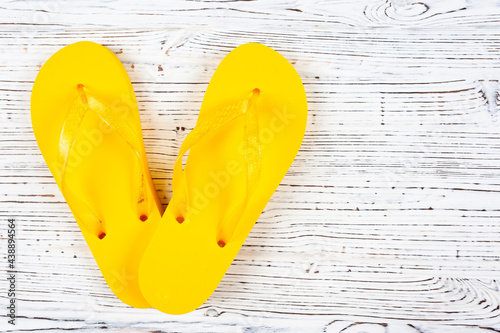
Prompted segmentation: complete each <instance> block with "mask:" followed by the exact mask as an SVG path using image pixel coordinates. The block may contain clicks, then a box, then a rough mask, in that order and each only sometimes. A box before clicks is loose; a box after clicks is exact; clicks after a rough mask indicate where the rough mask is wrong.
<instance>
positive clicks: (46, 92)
mask: <svg viewBox="0 0 500 333" xmlns="http://www.w3.org/2000/svg"><path fill="white" fill-rule="evenodd" d="M78 87H85V89H89V91H91V92H92V94H93V95H94V96H95V98H96V100H97V99H98V100H99V101H102V103H103V105H107V106H108V107H109V110H110V112H111V113H110V114H111V118H112V119H115V120H117V121H118V122H119V123H120V124H127V126H129V128H130V130H129V132H130V133H132V132H133V133H135V134H134V135H136V136H135V138H136V140H137V142H136V145H135V146H137V147H140V148H138V149H139V152H138V153H136V152H134V151H133V149H131V147H130V143H129V144H128V143H127V141H125V140H124V139H123V137H121V136H120V135H119V133H117V132H116V131H115V130H113V128H112V127H110V125H109V124H107V123H106V122H105V121H103V119H102V118H100V117H99V116H98V115H97V114H96V113H94V112H91V111H87V112H86V113H85V117H84V118H83V119H82V121H81V123H79V124H78V126H79V128H78V129H77V130H76V131H75V133H77V134H76V136H75V140H74V142H73V143H74V145H73V146H72V150H71V153H70V154H69V156H68V162H67V168H65V173H64V182H65V185H64V187H63V186H62V179H63V177H62V176H61V167H60V157H59V155H60V149H61V148H60V141H61V132H62V131H63V126H64V125H65V123H66V122H67V121H68V116H67V115H68V112H69V111H68V110H69V109H70V107H72V105H73V104H74V103H75V102H74V101H75V100H76V99H78V98H80V97H81V96H80V97H79V95H78ZM31 118H32V126H33V131H34V133H35V137H36V140H37V143H38V146H39V148H40V151H41V152H42V155H43V157H44V159H45V161H46V163H47V165H48V167H49V169H50V171H51V173H52V175H53V176H54V178H55V180H56V182H57V184H58V185H59V188H60V189H61V192H62V193H63V195H64V197H65V199H66V201H67V202H68V205H69V207H70V208H71V210H72V212H73V214H74V215H75V219H76V220H77V222H78V225H79V226H80V229H81V231H82V234H83V236H84V237H85V240H86V242H87V244H88V246H89V248H90V250H91V251H92V254H93V256H94V258H95V260H96V262H97V264H98V266H99V268H100V270H101V272H102V275H103V277H104V278H105V280H106V282H107V284H108V285H109V287H110V288H111V290H112V291H113V292H114V293H115V294H116V296H117V297H118V298H120V299H121V300H122V301H123V302H124V303H126V304H129V305H131V306H134V307H139V308H147V307H150V305H149V303H148V302H147V301H146V300H145V299H144V297H143V296H142V294H141V292H140V289H139V284H138V279H137V275H138V268H139V263H140V260H141V258H142V254H143V253H144V251H145V249H146V246H147V244H148V242H149V240H150V238H151V236H152V233H153V231H154V230H155V228H156V225H157V224H158V222H159V220H160V216H161V204H160V202H159V199H158V197H157V194H156V192H155V191H154V186H153V183H152V181H151V176H150V174H149V170H148V164H147V160H146V158H145V156H146V154H145V151H144V144H143V142H142V134H141V124H140V119H139V110H138V108H137V102H136V99H135V95H134V91H133V88H132V84H131V83H130V79H129V77H128V75H127V72H126V71H125V68H124V67H123V65H122V64H121V62H120V60H119V59H118V58H117V57H116V56H115V55H114V54H113V52H111V51H110V50H109V49H107V48H105V47H104V46H101V45H99V44H96V43H92V42H78V43H75V44H71V45H69V46H66V47H64V48H63V49H61V50H59V51H58V52H56V53H55V54H54V55H53V56H52V57H51V58H50V59H49V60H47V62H46V63H45V64H44V65H43V67H42V68H41V70H40V72H39V74H38V76H37V78H36V80H35V83H34V85H33V90H32V94H31ZM72 125H75V124H72ZM68 126H69V125H68ZM138 155H140V156H143V158H141V159H138V158H137V156H138ZM141 170H144V171H143V172H141ZM141 175H143V177H141ZM141 182H142V185H143V184H144V182H147V186H146V188H147V196H148V198H149V205H150V210H151V212H150V215H149V216H142V217H138V216H137V212H136V210H135V204H134V200H136V199H137V198H136V194H137V188H139V187H140V186H141ZM69 189H71V195H70V192H69ZM75 198H78V200H76V199H75ZM80 199H81V201H82V202H87V203H88V205H89V206H91V207H92V209H93V210H94V211H95V212H96V213H97V214H99V215H100V216H101V217H102V223H101V224H102V225H95V223H94V224H92V222H89V221H87V220H86V219H84V218H79V217H78V216H79V213H80V214H81V208H82V203H81V202H80ZM141 219H144V220H146V221H141Z"/></svg>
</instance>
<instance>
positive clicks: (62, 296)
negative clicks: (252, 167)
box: [0, 0, 500, 333]
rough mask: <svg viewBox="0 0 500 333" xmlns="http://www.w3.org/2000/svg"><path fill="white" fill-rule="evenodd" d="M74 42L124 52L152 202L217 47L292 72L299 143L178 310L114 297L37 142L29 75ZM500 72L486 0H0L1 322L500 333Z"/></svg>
mask: <svg viewBox="0 0 500 333" xmlns="http://www.w3.org/2000/svg"><path fill="white" fill-rule="evenodd" d="M79 40H93V41H95V42H98V43H101V44H103V45H106V46H107V47H109V48H110V49H111V50H112V51H114V52H115V53H116V54H117V56H118V57H119V58H120V60H122V62H123V63H124V65H125V67H126V69H127V71H128V73H129V75H130V78H131V80H132V83H133V86H134V89H135V91H136V95H137V100H138V103H139V108H140V111H141V122H142V126H143V135H144V141H145V145H146V151H147V154H148V160H149V165H150V169H151V172H152V175H153V178H154V183H155V186H156V188H157V190H158V193H159V195H160V197H161V200H162V203H163V204H164V205H166V204H167V203H168V200H169V198H170V193H171V173H172V167H173V162H174V159H175V157H176V155H177V152H178V149H179V147H180V144H181V143H182V140H183V139H184V137H185V136H186V134H187V133H188V132H189V130H191V129H192V128H193V126H194V124H195V122H196V118H197V114H198V110H199V106H200V104H201V101H202V98H203V94H204V91H205V89H206V87H207V84H208V82H209V80H210V77H211V75H212V73H213V72H214V70H215V69H216V67H217V65H218V64H219V62H220V61H221V60H222V58H223V57H224V55H225V54H227V53H228V52H229V51H230V50H231V49H232V48H234V47H236V46H238V45H240V44H242V43H246V42H250V41H253V42H261V43H264V44H266V45H269V46H271V47H273V48H274V49H276V50H277V51H279V52H280V53H281V54H283V55H284V56H285V57H286V58H287V59H288V60H289V61H290V62H291V63H292V64H293V65H294V67H295V68H296V69H297V71H298V73H299V74H300V76H301V78H302V79H303V82H304V86H305V88H306V93H307V96H308V103H309V119H308V125H307V131H306V135H305V138H304V142H303V145H302V147H301V150H300V152H299V154H298V156H297V158H296V160H295V162H294V164H293V165H292V167H291V168H290V170H289V172H288V174H287V176H286V177H285V179H284V180H283V182H282V184H281V185H280V187H279V188H278V190H277V191H276V193H275V195H274V196H273V198H272V199H271V201H270V202H269V204H268V205H267V207H266V210H265V211H264V213H263V214H262V216H261V217H260V219H259V221H258V222H257V224H256V225H255V227H254V229H253V230H252V232H251V234H250V236H249V238H248V239H247V241H246V243H245V245H244V246H243V248H242V250H241V251H240V253H239V254H238V256H237V258H236V260H235V261H234V263H233V265H232V266H231V267H230V269H229V271H228V273H227V274H226V276H225V277H224V280H223V281H222V283H221V284H220V286H219V287H218V289H217V290H216V291H215V293H214V294H213V295H212V297H211V298H210V299H209V300H208V301H207V302H206V303H205V304H204V305H203V306H202V307H201V308H199V309H198V310H196V311H194V312H192V313H190V314H188V315H183V316H169V315H166V314H162V313H160V312H158V311H156V310H154V309H147V310H138V309H133V308H130V307H128V306H126V305H124V304H122V303H121V302H120V301H119V300H118V299H117V298H116V297H114V295H113V294H112V293H111V291H110V290H109V289H108V287H107V286H106V284H105V282H104V280H103V278H102V277H101V275H100V272H99V270H98V268H97V266H96V264H95V262H94V259H93V257H92V255H91V254H90V251H89V250H88V248H87V247H86V244H85V242H84V240H83V237H82V236H81V234H80V232H79V230H78V227H77V225H76V223H75V222H74V219H73V217H72V215H71V213H70V211H69V209H68V207H67V205H66V203H65V202H64V199H63V197H62V195H61V194H60V192H59V190H58V188H57V186H56V184H55V182H54V180H53V179H52V176H51V174H50V172H49V170H48V168H47V167H46V165H45V163H44V161H43V158H42V156H41V154H40V152H39V150H38V147H37V144H36V141H35V139H34V136H33V133H32V130H31V124H30V109H29V99H30V92H31V87H32V84H33V81H34V78H35V77H36V74H37V72H38V70H39V69H40V67H41V65H42V64H43V63H44V61H45V60H46V59H47V58H48V57H49V56H50V55H52V54H53V53H54V52H56V51H57V50H58V49H59V48H61V47H63V46H65V45H67V44H70V43H72V42H76V41H79ZM499 80H500V3H499V2H498V1H479V0H470V1H465V0H458V1H451V0H449V1H447V0H436V1H431V0H424V1H419V2H417V1H410V0H393V1H381V0H362V1H347V0H345V1H338V0H335V1H319V0H315V1H306V0H298V1H278V2H276V1H267V0H257V1H238V0H233V1H231V0H229V1H213V0H212V1H177V0H175V1H169V2H165V3H161V4H160V3H157V2H150V1H140V2H133V1H104V2H100V1H95V0H94V1H85V2H73V1H71V2H70V1H8V0H7V1H4V2H2V3H1V4H0V216H1V221H2V222H1V223H2V228H1V231H0V235H1V237H2V240H1V242H0V252H1V253H2V256H5V254H6V253H7V248H6V247H7V243H6V241H5V238H6V222H7V219H8V218H14V219H16V221H17V224H18V229H17V231H18V243H19V245H18V262H17V266H18V284H17V288H18V291H19V297H18V315H19V318H18V324H17V325H16V327H14V328H13V327H11V326H10V325H7V323H6V321H7V319H6V311H3V310H2V311H0V330H1V331H9V332H43V331H49V332H66V331H85V332H97V331H101V330H104V329H109V330H110V331H113V332H158V331H162V332H329V333H331V332H344V333H354V332H358V333H359V332H387V333H406V332H410V333H413V332H415V333H417V332H423V333H428V332H432V333H434V332H438V333H440V332H471V333H476V332H478V333H479V332H481V333H483V332H484V333H486V332H500V166H499V162H500V127H499V113H500V81H499ZM5 260H6V259H5ZM0 272H1V275H0V277H1V280H2V281H4V280H5V276H6V272H7V269H6V266H5V265H4V264H2V265H1V266H0ZM5 287H7V282H5V283H4V282H1V283H0V291H1V292H0V299H1V304H2V308H4V305H6V304H7V301H8V299H7V297H6V292H5V290H4V288H5Z"/></svg>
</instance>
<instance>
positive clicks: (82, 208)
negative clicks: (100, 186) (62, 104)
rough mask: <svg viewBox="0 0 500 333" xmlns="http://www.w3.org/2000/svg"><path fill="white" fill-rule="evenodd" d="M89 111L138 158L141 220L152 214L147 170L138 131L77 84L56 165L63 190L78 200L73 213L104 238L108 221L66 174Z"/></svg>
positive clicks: (138, 208)
mask: <svg viewBox="0 0 500 333" xmlns="http://www.w3.org/2000/svg"><path fill="white" fill-rule="evenodd" d="M88 111H92V112H94V113H95V114H96V115H97V116H98V117H99V118H100V119H101V120H102V121H103V122H104V123H106V124H107V125H108V126H109V127H110V128H111V129H112V130H113V131H114V132H115V133H117V134H119V135H120V137H121V138H122V139H123V140H124V141H125V142H126V143H127V145H128V146H129V147H130V148H131V149H132V150H133V151H134V153H135V155H136V156H137V158H138V159H139V165H140V168H141V183H140V187H139V191H138V197H137V214H138V216H139V217H140V218H141V219H144V217H143V216H146V217H147V216H148V215H149V213H150V212H149V209H148V207H149V205H148V198H147V195H146V186H147V182H146V181H145V170H144V165H143V158H142V157H143V156H142V155H143V154H142V149H141V141H140V138H139V137H138V135H137V133H136V131H135V130H134V129H133V128H132V127H131V126H130V125H129V124H128V123H127V122H126V121H125V120H124V118H123V117H121V116H120V115H118V114H117V113H116V112H114V111H113V109H112V108H111V107H109V106H108V105H106V104H105V103H103V102H101V101H100V100H99V99H97V98H95V97H94V96H93V95H92V94H90V93H89V89H88V88H86V87H84V86H83V85H81V84H79V85H78V86H77V97H76V98H75V100H74V101H73V103H72V104H71V105H70V107H69V109H68V112H67V114H66V118H65V120H64V123H63V127H62V130H61V135H60V138H59V153H58V161H57V167H58V171H59V177H60V184H61V189H62V190H64V191H65V193H66V194H67V195H68V194H69V196H70V197H72V201H73V202H75V203H76V207H75V209H73V213H74V214H75V215H77V217H78V219H79V220H80V221H81V222H82V223H83V224H84V225H85V227H86V228H87V229H88V230H89V231H91V232H93V233H95V234H96V235H97V236H98V237H99V238H103V237H104V236H105V235H106V233H105V223H104V221H103V219H102V218H101V217H100V215H99V214H98V213H97V212H96V211H95V210H94V209H92V207H91V205H89V204H88V203H87V201H86V200H85V199H84V198H82V197H81V196H78V195H76V194H75V192H74V191H73V190H72V189H71V187H69V186H67V184H66V176H67V171H68V169H72V168H74V167H76V166H71V165H70V164H71V163H70V157H71V154H72V152H73V151H74V147H75V142H76V137H77V135H78V133H79V130H80V127H81V124H82V122H83V120H84V118H85V116H86V115H87V113H88Z"/></svg>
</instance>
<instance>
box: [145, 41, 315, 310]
mask: <svg viewBox="0 0 500 333" xmlns="http://www.w3.org/2000/svg"><path fill="white" fill-rule="evenodd" d="M306 121H307V101H306V95H305V91H304V87H303V85H302V82H301V80H300V78H299V76H298V74H297V72H296V71H295V70H294V68H293V67H292V65H291V64H290V63H289V62H288V61H287V60H286V59H285V58H283V57H282V56H281V55H280V54H278V53H277V52H276V51H274V50H272V49H270V48H269V47H267V46H264V45H261V44H254V43H251V44H245V45H242V46H239V47H237V48H236V49H234V50H233V51H232V52H230V53H229V54H228V55H227V56H226V57H225V59H224V60H223V61H222V62H221V64H220V65H219V67H218V68H217V70H216V72H215V73H214V75H213V77H212V79H211V81H210V84H209V86H208V88H207V91H206V93H205V97H204V100H203V103H202V107H201V110H200V114H199V117H198V121H197V124H196V127H195V128H194V129H193V130H192V131H191V132H190V133H189V135H188V136H187V137H186V139H185V140H184V142H183V144H182V146H181V148H180V152H179V156H178V158H177V160H176V163H175V166H174V173H173V195H172V199H171V201H170V203H169V205H168V207H167V210H166V211H165V214H164V215H163V218H162V220H161V222H160V224H159V226H158V229H157V231H156V233H155V235H154V236H153V238H152V239H151V242H150V245H149V246H148V249H147V250H146V252H145V254H144V257H143V260H142V263H141V267H140V271H139V283H140V286H141V290H142V292H143V295H144V297H145V298H146V299H147V300H148V301H149V303H150V304H151V305H152V306H153V307H155V308H157V309H159V310H161V311H163V312H166V313H169V314H183V313H187V312H190V311H192V310H194V309H196V308H197V307H199V306H200V305H202V304H203V303H204V302H205V301H206V300H207V299H208V298H209V296H210V295H211V294H212V292H213V291H214V290H215V289H216V287H217V285H218V284H219V282H220V281H221V280H222V278H223V276H224V274H225V273H226V271H227V269H228V268H229V266H230V264H231V262H232V261H233V259H234V258H235V256H236V254H237V253H238V251H239V249H240V248H241V246H242V244H243V242H244V240H245V239H246V237H247V236H248V234H249V232H250V230H251V229H252V227H253V225H254V224H255V222H256V221H257V219H258V217H259V215H260V214H261V212H262V211H263V209H264V208H265V206H266V204H267V202H268V201H269V200H270V198H271V196H272V194H273V193H274V191H275V190H276V188H277V186H278V185H279V183H280V182H281V180H282V178H283V177H284V176H285V174H286V172H287V170H288V168H289V167H290V165H291V164H292V161H293V160H294V158H295V156H296V154H297V152H298V150H299V147H300V145H301V142H302V139H303V136H304V131H305V127H306ZM188 151H189V155H188V157H187V161H186V163H185V167H183V157H184V155H185V154H186V153H187V152H188Z"/></svg>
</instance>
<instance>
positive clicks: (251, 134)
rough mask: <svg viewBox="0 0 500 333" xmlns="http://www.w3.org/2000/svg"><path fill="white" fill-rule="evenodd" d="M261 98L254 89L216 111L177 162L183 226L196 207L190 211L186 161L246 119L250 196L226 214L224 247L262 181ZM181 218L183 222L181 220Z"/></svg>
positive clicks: (177, 193)
mask: <svg viewBox="0 0 500 333" xmlns="http://www.w3.org/2000/svg"><path fill="white" fill-rule="evenodd" d="M259 96H260V90H259V89H254V90H253V91H252V92H251V93H250V94H249V97H247V98H245V99H243V100H241V101H239V102H238V103H235V104H230V105H226V106H224V107H222V108H220V109H217V110H216V111H214V112H213V113H212V114H211V116H210V118H208V119H206V120H204V121H202V122H201V123H198V124H197V125H196V127H195V128H194V129H193V130H192V131H191V132H190V133H189V134H188V136H187V137H186V139H185V140H184V142H183V143H182V145H181V148H180V151H179V155H178V156H177V159H176V161H175V165H174V172H173V192H174V193H175V196H176V197H177V200H178V201H177V202H176V206H177V207H176V209H177V212H176V214H177V215H179V216H178V217H177V219H178V221H179V222H181V221H183V219H184V216H185V215H186V213H187V212H188V210H189V209H196V207H188V205H189V204H188V203H189V202H190V200H189V192H188V187H187V179H186V175H185V173H184V169H183V166H182V158H183V157H184V155H185V154H186V153H187V152H188V151H189V150H190V149H191V148H192V147H194V146H195V145H197V144H198V143H199V142H201V141H202V140H203V138H204V137H205V136H206V135H207V134H209V133H213V132H214V131H217V130H219V129H220V128H221V127H222V126H223V125H225V124H227V123H229V122H231V121H233V120H235V119H237V118H239V117H242V116H244V117H245V129H244V134H245V135H244V137H245V141H244V149H243V152H244V157H245V173H246V193H245V196H244V198H242V199H241V200H240V202H239V203H238V204H237V205H236V208H235V209H233V210H232V211H230V212H228V213H227V214H225V216H224V218H223V219H222V221H221V222H220V223H219V226H218V229H217V239H218V241H219V244H221V243H220V241H222V242H223V243H224V244H226V243H227V242H229V240H230V239H231V238H232V236H233V234H234V232H235V230H236V228H237V225H238V223H237V222H238V221H239V220H240V218H241V216H242V214H243V212H244V210H245V208H246V206H247V204H248V201H249V200H250V198H251V197H252V195H253V193H254V191H255V188H256V186H257V184H258V180H259V179H260V168H261V160H260V156H261V154H260V141H259V123H258V117H257V109H256V103H257V99H258V98H259ZM179 218H181V220H179Z"/></svg>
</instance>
